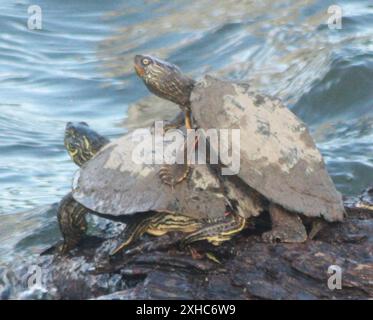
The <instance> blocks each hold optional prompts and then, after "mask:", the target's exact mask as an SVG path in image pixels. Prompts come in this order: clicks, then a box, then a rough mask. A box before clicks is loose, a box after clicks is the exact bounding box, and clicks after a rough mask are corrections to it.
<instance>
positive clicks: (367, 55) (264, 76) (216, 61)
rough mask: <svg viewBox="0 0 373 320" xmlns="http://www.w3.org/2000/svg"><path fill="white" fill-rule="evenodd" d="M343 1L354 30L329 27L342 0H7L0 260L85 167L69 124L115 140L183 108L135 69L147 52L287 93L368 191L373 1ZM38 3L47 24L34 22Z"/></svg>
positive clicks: (348, 174)
mask: <svg viewBox="0 0 373 320" xmlns="http://www.w3.org/2000/svg"><path fill="white" fill-rule="evenodd" d="M338 2H339V4H341V5H342V7H343V13H344V19H343V29H342V30H329V28H328V26H327V25H326V22H327V19H328V14H327V8H328V6H329V5H331V4H334V1H325V0H323V1H321V0H297V1H290V0H288V1H286V0H280V1H276V2H275V3H274V2H273V1H269V0H265V1H234V0H214V1H212V0H199V1H186V0H184V1H172V2H171V1H129V0H122V1H101V0H96V1H95V0H92V1H77V0H74V1H72V0H65V1H52V0H39V1H27V0H20V1H17V0H12V1H10V0H5V1H2V10H1V12H0V15H1V17H0V218H1V219H2V221H3V222H2V224H0V231H1V233H0V238H1V239H2V241H1V243H2V244H1V245H0V256H1V255H2V256H3V257H5V256H10V255H11V251H12V250H15V249H14V246H13V247H12V245H13V244H14V243H17V239H19V238H21V237H24V232H25V230H27V226H28V225H29V224H31V225H34V226H36V227H37V228H42V229H43V226H45V228H44V229H43V230H44V233H45V234H48V232H49V233H51V232H52V231H50V226H49V227H47V226H48V225H49V224H53V225H54V226H55V218H54V215H51V214H47V213H48V212H49V211H47V209H45V212H47V213H46V214H44V215H41V214H40V213H39V216H38V212H40V210H44V209H43V208H44V206H46V205H48V204H51V203H54V202H56V201H58V200H59V199H60V198H61V197H62V196H63V195H64V194H65V193H66V192H67V191H68V190H69V188H70V183H71V177H72V175H73V172H74V171H75V170H76V167H75V166H74V164H73V163H72V162H71V161H70V159H69V158H68V156H67V154H66V152H65V150H64V147H63V142H62V141H63V131H64V126H65V123H66V122H67V121H77V120H84V121H86V122H88V123H89V124H90V125H91V126H92V127H93V128H95V129H96V130H98V131H99V132H100V133H102V134H104V135H107V136H109V137H116V136H118V135H120V134H123V133H124V132H126V131H127V130H128V129H129V128H133V127H137V126H143V125H145V124H148V123H149V122H150V121H151V120H152V119H154V118H165V117H172V116H173V114H174V113H175V111H176V110H177V109H176V108H175V106H173V105H171V104H169V103H166V102H163V101H161V100H160V99H158V98H156V97H152V96H150V95H149V93H148V91H147V90H146V89H145V88H144V86H143V84H142V83H141V82H140V81H139V80H138V79H137V77H136V76H135V75H134V72H133V69H132V60H133V56H134V55H135V54H137V53H144V52H146V53H152V54H154V55H157V56H160V57H163V58H165V59H167V60H170V61H172V62H174V63H176V64H178V65H179V66H180V67H181V69H182V70H184V71H185V72H188V73H189V74H190V75H192V76H193V77H195V78H198V77H200V76H201V75H203V74H205V73H207V72H208V73H211V74H214V75H217V76H219V77H224V78H228V79H240V80H247V81H250V82H252V83H253V84H254V86H255V87H257V88H258V89H259V90H262V91H264V92H266V93H269V94H273V95H278V96H279V97H281V98H282V99H283V100H284V101H285V102H286V103H287V104H288V106H289V107H290V108H292V110H293V111H294V112H295V113H296V114H297V115H298V116H300V118H302V119H303V120H304V121H305V122H306V123H307V124H308V125H309V126H310V128H311V132H312V134H313V137H314V138H315V140H316V142H317V144H318V146H319V148H320V149H321V151H322V153H323V155H324V156H325V159H326V162H327V167H328V170H329V172H330V174H331V175H332V178H333V180H334V181H335V183H336V185H337V188H338V189H339V190H340V191H341V192H342V193H344V194H350V195H351V194H357V193H359V192H360V191H361V190H362V189H363V188H364V187H366V186H367V185H368V184H370V183H372V182H373V144H372V141H373V4H372V2H371V1H362V0H361V1H358V0H350V1H338ZM32 4H38V5H40V6H41V8H42V13H43V21H42V22H43V25H42V30H38V31H32V30H28V29H27V18H28V14H27V8H28V7H29V5H32ZM40 208H42V209H40ZM36 216H37V218H35V217H36ZM25 228H26V229H25ZM53 232H57V231H56V229H55V228H54V229H53ZM57 237H58V235H57ZM41 239H45V238H43V237H40V239H39V243H41V242H42V240H41ZM33 241H34V242H35V241H36V243H37V242H38V241H37V240H35V239H34V240H33ZM30 242H31V240H30ZM34 242H33V243H34ZM5 244H6V245H5ZM16 248H18V247H16ZM2 260H3V258H1V257H0V262H1V261H2Z"/></svg>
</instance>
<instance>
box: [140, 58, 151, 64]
mask: <svg viewBox="0 0 373 320" xmlns="http://www.w3.org/2000/svg"><path fill="white" fill-rule="evenodd" d="M141 63H142V64H143V65H144V66H147V65H148V64H150V60H149V59H148V58H144V59H142V60H141Z"/></svg>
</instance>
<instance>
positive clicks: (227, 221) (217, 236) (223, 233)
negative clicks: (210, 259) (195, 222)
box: [181, 214, 246, 248]
mask: <svg viewBox="0 0 373 320" xmlns="http://www.w3.org/2000/svg"><path fill="white" fill-rule="evenodd" d="M245 224H246V219H245V218H244V217H241V216H240V215H238V214H232V215H230V217H228V218H224V219H219V220H218V221H215V222H207V223H206V224H204V226H203V227H201V228H200V229H198V230H197V231H195V232H193V233H191V234H189V235H187V236H186V237H184V239H182V240H181V248H185V247H186V246H188V245H190V244H191V243H193V242H196V241H200V240H207V241H208V242H210V243H212V244H213V245H216V246H218V245H220V244H221V243H222V242H224V241H227V240H230V239H231V238H232V237H233V236H234V235H235V234H237V233H239V232H240V231H241V230H243V228H244V227H245Z"/></svg>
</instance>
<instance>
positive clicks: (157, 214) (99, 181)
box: [58, 123, 256, 254]
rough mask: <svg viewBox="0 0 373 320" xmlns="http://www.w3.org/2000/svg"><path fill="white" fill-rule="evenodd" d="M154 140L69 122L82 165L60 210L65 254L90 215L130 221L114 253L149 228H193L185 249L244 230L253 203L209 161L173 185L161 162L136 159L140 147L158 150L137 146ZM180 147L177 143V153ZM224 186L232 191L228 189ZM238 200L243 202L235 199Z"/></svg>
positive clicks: (68, 136)
mask: <svg viewBox="0 0 373 320" xmlns="http://www.w3.org/2000/svg"><path fill="white" fill-rule="evenodd" d="M153 138H154V134H153V133H151V131H150V130H145V133H144V131H143V132H142V133H138V134H136V132H134V133H132V134H127V135H125V136H123V137H121V138H119V139H117V140H114V141H112V142H109V141H108V140H107V139H106V138H104V137H102V136H100V135H99V134H97V133H96V132H95V131H93V130H92V129H91V128H89V127H88V125H87V124H86V123H78V124H74V123H68V125H67V127H66V131H65V146H66V149H67V151H68V153H69V154H70V156H71V158H72V159H73V160H74V162H75V163H76V164H78V165H79V166H80V167H81V169H80V171H78V173H77V175H76V176H75V179H74V180H75V181H74V185H73V191H72V193H69V194H68V195H67V196H66V197H65V198H64V199H63V200H62V201H61V203H60V206H59V209H58V220H59V226H60V229H61V233H62V235H63V238H64V242H63V245H62V251H63V252H67V251H69V250H70V249H71V248H73V247H74V246H76V245H77V243H78V242H79V241H80V239H81V238H82V236H83V234H84V233H85V231H86V222H85V215H86V214H87V213H88V212H90V213H93V214H96V215H99V216H101V217H105V218H108V219H111V220H116V221H120V222H125V223H126V224H127V227H126V228H125V230H124V232H123V234H122V235H121V236H120V244H119V245H118V246H117V247H116V248H115V249H114V250H113V251H112V252H111V254H115V253H117V252H118V251H119V250H121V249H123V248H124V247H126V246H128V245H129V244H130V243H132V242H133V241H134V240H136V239H137V238H139V237H140V236H141V235H142V234H143V233H145V232H147V233H149V234H151V235H155V236H160V235H163V234H165V233H167V232H169V231H181V232H184V233H190V235H188V236H186V237H185V239H184V241H183V242H182V246H186V245H188V244H190V243H192V242H194V241H199V240H207V241H209V242H211V243H213V244H215V245H217V244H219V243H221V242H222V241H226V240H229V239H230V238H231V237H232V236H233V235H234V234H236V233H237V232H239V231H241V230H242V229H243V228H244V226H245V219H246V218H248V217H250V215H251V214H252V215H256V207H255V204H254V203H253V202H252V200H251V199H250V198H247V197H243V196H242V195H241V193H240V190H239V189H235V188H234V187H233V186H230V185H229V184H228V185H227V187H226V188H223V186H222V185H221V182H220V181H219V179H218V178H217V177H216V175H215V174H214V173H213V172H211V170H210V169H209V168H208V167H207V166H199V167H198V168H196V169H195V170H192V172H191V174H190V180H189V181H188V183H183V184H180V185H178V186H176V187H175V188H174V189H172V190H170V189H169V188H168V187H167V186H165V185H164V184H163V183H162V182H161V181H160V179H159V178H158V171H159V170H160V165H155V164H152V163H150V164H146V163H142V162H137V161H135V160H136V159H135V158H136V157H135V156H136V154H137V153H136V152H140V153H141V152H142V151H145V152H147V153H148V154H150V155H152V154H153V150H152V149H151V148H150V150H142V149H139V148H138V147H139V146H140V145H141V144H142V145H143V146H145V147H146V146H150V147H151V146H152V142H153ZM139 139H140V140H142V141H139ZM149 143H150V144H149ZM170 143H174V142H171V141H169V144H168V145H170ZM180 143H182V142H180ZM166 145H167V142H166ZM178 148H179V147H178V146H177V145H176V146H175V150H177V149H178ZM140 153H138V154H137V155H139V154H140ZM175 166H178V165H176V164H175ZM183 167H184V165H180V168H181V169H183ZM226 190H231V191H230V192H229V194H227V192H226ZM238 197H242V198H243V200H242V201H240V202H239V203H236V202H237V201H236V200H235V199H236V198H238ZM232 202H233V203H232ZM242 212H246V213H245V214H242Z"/></svg>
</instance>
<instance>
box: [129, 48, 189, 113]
mask: <svg viewBox="0 0 373 320" xmlns="http://www.w3.org/2000/svg"><path fill="white" fill-rule="evenodd" d="M135 70H136V73H137V75H138V76H139V77H140V78H141V79H142V80H143V81H144V83H145V85H146V87H147V88H148V89H149V91H150V92H152V93H154V94H155V95H157V96H159V97H161V98H164V99H167V100H170V101H172V102H174V103H177V104H178V105H180V106H181V107H182V108H188V107H189V104H190V94H191V92H192V89H193V87H194V80H193V79H191V78H189V77H187V76H186V75H184V74H183V73H182V72H181V71H180V69H179V68H178V67H177V66H175V65H174V64H171V63H168V62H166V61H162V60H160V59H157V58H154V57H152V56H147V55H137V56H135Z"/></svg>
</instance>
